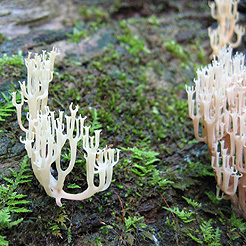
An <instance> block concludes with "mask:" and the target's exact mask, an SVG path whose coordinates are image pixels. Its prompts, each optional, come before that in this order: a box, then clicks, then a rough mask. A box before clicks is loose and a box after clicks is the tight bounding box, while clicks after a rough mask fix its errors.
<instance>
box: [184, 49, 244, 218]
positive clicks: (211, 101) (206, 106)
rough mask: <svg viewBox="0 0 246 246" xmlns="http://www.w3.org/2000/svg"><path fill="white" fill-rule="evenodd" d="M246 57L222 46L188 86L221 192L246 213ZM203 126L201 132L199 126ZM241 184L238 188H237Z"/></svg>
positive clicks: (192, 112) (196, 129) (192, 113)
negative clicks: (217, 53) (233, 54)
mask: <svg viewBox="0 0 246 246" xmlns="http://www.w3.org/2000/svg"><path fill="white" fill-rule="evenodd" d="M244 62H245V57H244V55H243V54H242V53H237V54H236V55H235V56H234V57H232V48H231V47H230V48H226V47H224V48H222V49H221V51H220V53H219V55H218V57H217V59H216V58H214V60H213V61H212V63H211V64H210V65H208V66H207V67H205V68H202V69H199V70H198V71H197V79H195V80H194V82H195V87H188V86H187V87H186V91H187V93H188V102H189V116H190V117H191V118H192V120H193V124H194V133H195V137H196V138H197V139H198V140H199V141H203V142H205V143H207V144H208V148H209V151H210V155H211V164H212V167H213V170H214V173H215V177H216V181H217V184H218V188H219V189H218V192H217V195H219V190H221V191H222V193H223V197H224V198H229V199H230V200H231V201H232V204H233V206H234V209H235V210H236V211H237V212H238V213H241V212H242V214H243V215H244V216H245V217H246V67H245V65H244ZM200 126H202V132H200V131H199V129H200V128H201V127H200ZM237 187H238V191H237Z"/></svg>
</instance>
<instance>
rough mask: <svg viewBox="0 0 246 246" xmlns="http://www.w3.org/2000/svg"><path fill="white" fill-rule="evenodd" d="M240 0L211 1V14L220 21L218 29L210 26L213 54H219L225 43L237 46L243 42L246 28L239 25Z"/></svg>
mask: <svg viewBox="0 0 246 246" xmlns="http://www.w3.org/2000/svg"><path fill="white" fill-rule="evenodd" d="M239 1H240V0H215V1H214V2H209V6H210V8H211V15H212V17H213V18H214V19H216V20H217V22H218V27H217V28H216V29H212V28H211V27H210V28H208V34H209V37H210V45H211V47H212V49H213V54H212V55H218V53H219V50H220V49H221V48H222V47H224V45H226V44H227V45H230V46H231V47H233V48H235V47H238V46H239V44H240V43H241V40H242V36H243V35H244V33H245V28H244V27H242V26H240V25H238V24H237V22H238V19H239V13H238V11H237V5H238V3H239Z"/></svg>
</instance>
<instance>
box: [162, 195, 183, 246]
mask: <svg viewBox="0 0 246 246" xmlns="http://www.w3.org/2000/svg"><path fill="white" fill-rule="evenodd" d="M158 193H159V194H160V195H161V197H162V199H163V200H164V202H165V203H166V205H167V207H168V209H169V210H170V212H171V213H172V216H173V217H174V220H175V224H176V230H177V231H179V228H178V220H177V218H176V216H175V215H174V213H173V211H172V210H171V208H170V206H169V205H168V203H167V201H166V199H165V198H164V196H163V195H162V194H161V193H160V192H158ZM176 230H175V237H176V243H177V245H179V238H178V234H177V231H176ZM182 243H183V242H182Z"/></svg>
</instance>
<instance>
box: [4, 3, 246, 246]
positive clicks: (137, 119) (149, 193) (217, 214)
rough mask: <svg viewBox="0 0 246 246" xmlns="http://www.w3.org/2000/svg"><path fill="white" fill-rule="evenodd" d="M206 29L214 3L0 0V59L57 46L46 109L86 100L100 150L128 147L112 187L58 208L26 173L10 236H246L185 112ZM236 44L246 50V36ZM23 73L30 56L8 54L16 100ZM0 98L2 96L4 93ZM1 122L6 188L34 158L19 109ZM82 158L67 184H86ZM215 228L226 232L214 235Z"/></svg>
mask: <svg viewBox="0 0 246 246" xmlns="http://www.w3.org/2000/svg"><path fill="white" fill-rule="evenodd" d="M245 5H246V4H245V1H241V2H240V4H239V11H240V19H239V23H240V24H245V17H246V6H245ZM209 26H214V27H216V21H215V20H214V19H212V17H211V15H210V9H209V7H208V5H207V1H182V0H179V1H166V0H148V1H144V0H142V1H130V0H125V1H124V0H121V1H115V0H107V1H103V0H90V1H87V0H84V1H79V0H77V1H76V0H73V1H65V0H63V1H52V0H45V1H26V0H23V1H17V0H16V1H14V0H12V1H1V2H0V33H1V35H0V47H1V48H0V55H1V57H4V56H8V57H11V56H13V55H18V54H19V55H20V56H23V57H26V56H27V54H28V52H29V51H32V52H35V53H40V52H41V51H42V50H43V49H44V50H47V51H50V50H51V49H52V47H56V48H58V50H59V52H60V54H59V56H58V57H57V60H56V64H55V73H54V79H53V82H52V83H51V84H50V88H49V102H48V104H49V106H50V108H51V109H52V110H54V111H56V112H57V113H58V111H59V110H63V111H65V112H68V107H69V105H70V103H71V102H73V103H74V104H78V105H79V106H80V113H81V114H82V115H83V116H87V117H88V118H87V125H92V127H93V128H94V129H97V128H101V129H102V139H101V145H102V147H104V145H113V146H114V147H115V148H116V147H117V148H120V149H121V154H120V163H118V164H117V166H116V167H115V168H114V180H113V182H112V184H111V186H110V188H109V189H108V190H106V191H104V192H101V193H99V194H96V195H94V196H93V197H92V198H90V199H87V200H84V201H65V200H63V206H62V207H61V208H59V207H57V206H56V204H55V200H54V199H53V198H51V197H48V196H47V195H46V194H45V191H44V190H43V188H42V187H41V186H40V185H39V183H38V181H37V180H36V178H35V176H34V175H33V174H32V172H31V171H28V174H29V175H31V178H30V179H31V181H30V182H28V183H24V184H20V185H19V186H18V189H17V193H18V192H19V193H21V194H25V195H27V197H26V198H25V199H26V200H27V201H29V202H28V203H26V204H25V205H23V204H22V205H19V206H22V207H25V208H27V209H29V210H30V212H26V213H19V214H18V213H14V212H12V213H11V216H12V217H11V219H13V220H16V219H18V218H23V221H22V222H21V223H19V224H18V225H16V226H13V227H12V228H7V229H6V228H5V229H2V228H0V229H1V230H0V232H1V233H0V235H3V236H6V238H5V239H6V240H8V241H9V243H10V245H159V246H161V245H198V244H201V242H202V244H203V245H244V243H245V242H246V241H245V236H244V234H243V232H244V230H240V228H238V227H237V226H236V224H235V223H234V222H232V221H233V219H232V217H233V216H234V215H233V211H232V209H231V205H230V203H229V202H228V201H226V200H221V201H219V202H216V201H215V200H216V199H213V198H215V195H213V194H215V192H216V188H215V187H216V182H215V180H214V177H213V172H212V169H211V168H210V157H209V153H208V150H207V146H206V145H205V144H203V143H200V142H198V141H196V140H195V139H194V136H193V126H192V121H191V119H190V118H189V116H188V105H187V100H186V98H187V97H186V92H185V85H186V84H187V85H191V84H192V83H193V79H194V78H195V76H196V70H197V69H198V68H199V67H201V66H205V65H207V64H208V63H210V62H211V61H210V59H209V56H210V54H211V53H212V50H211V47H210V44H209V37H208V33H207V28H208V27H209ZM236 51H239V52H243V53H245V51H246V38H245V37H244V38H243V41H242V44H241V45H240V47H238V48H237V49H236V50H234V52H236ZM20 52H21V53H20ZM25 79H26V69H25V66H24V63H23V64H17V65H11V63H3V65H2V68H1V73H0V91H1V92H3V93H4V94H5V95H6V97H7V98H8V100H11V96H10V92H13V91H16V90H19V83H18V81H23V80H25ZM0 102H4V103H6V98H4V96H3V95H0ZM1 105H2V104H1ZM23 111H24V112H23V121H24V120H25V117H26V111H25V110H23ZM0 129H1V132H0V179H1V181H0V183H1V185H7V184H8V181H6V179H4V177H7V178H11V179H13V180H14V177H13V172H12V171H10V168H11V169H13V170H15V171H16V172H18V170H19V164H20V163H21V162H22V160H23V158H24V156H25V155H26V151H25V149H24V146H23V144H22V143H21V142H20V141H19V137H20V136H22V137H23V138H24V137H25V134H24V133H23V132H21V130H20V129H19V126H18V124H17V122H16V116H15V112H11V113H10V115H8V116H6V117H4V121H0ZM81 151H82V150H81ZM78 160H79V161H80V162H79V163H78V165H77V166H76V167H75V168H74V171H73V172H72V174H71V175H69V176H68V178H67V180H66V181H67V184H77V185H79V186H80V187H82V189H86V182H85V180H84V178H85V170H84V169H83V164H84V163H83V162H84V160H83V157H82V156H81V155H80V153H78ZM63 162H64V165H66V160H65V159H64V160H63ZM168 181H170V182H168ZM68 190H69V189H68ZM69 191H71V192H75V193H76V192H79V189H78V188H75V189H70V190H69ZM211 192H212V193H211ZM184 197H185V198H190V199H192V200H193V201H196V202H198V203H200V204H201V206H198V207H196V206H194V205H192V204H191V203H189V202H187V200H185V198H184ZM1 206H2V207H4V206H5V205H1ZM169 207H171V208H172V209H174V208H178V209H179V210H180V211H184V213H186V215H184V217H182V218H181V217H180V216H178V215H177V214H176V215H175V214H173V213H171V211H170V210H169ZM189 212H194V213H191V215H189V216H188V215H187V213H189ZM185 216H186V217H185ZM187 216H188V217H187ZM233 218H234V217H233ZM189 220H190V221H189ZM208 222H209V223H210V224H209V223H208ZM204 223H205V224H206V223H207V224H206V226H207V229H206V230H207V231H209V230H210V234H211V235H213V237H212V238H211V239H206V235H205V232H203V228H206V227H205V226H204V225H205V224H204ZM242 223H243V222H242ZM209 225H210V227H209ZM244 226H245V224H244ZM211 228H212V229H211ZM216 231H217V232H219V233H217V234H219V241H218V244H212V242H215V241H216V235H217V234H216ZM195 238H196V239H195ZM206 240H207V241H206ZM209 240H210V241H209ZM198 241H200V243H199V242H198Z"/></svg>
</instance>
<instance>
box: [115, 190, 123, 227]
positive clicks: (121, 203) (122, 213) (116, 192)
mask: <svg viewBox="0 0 246 246" xmlns="http://www.w3.org/2000/svg"><path fill="white" fill-rule="evenodd" d="M113 192H114V193H115V194H116V196H117V197H118V199H119V201H120V205H121V208H122V220H123V223H124V224H125V210H124V207H123V203H122V201H121V199H120V197H119V195H118V193H117V192H116V191H115V190H113Z"/></svg>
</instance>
